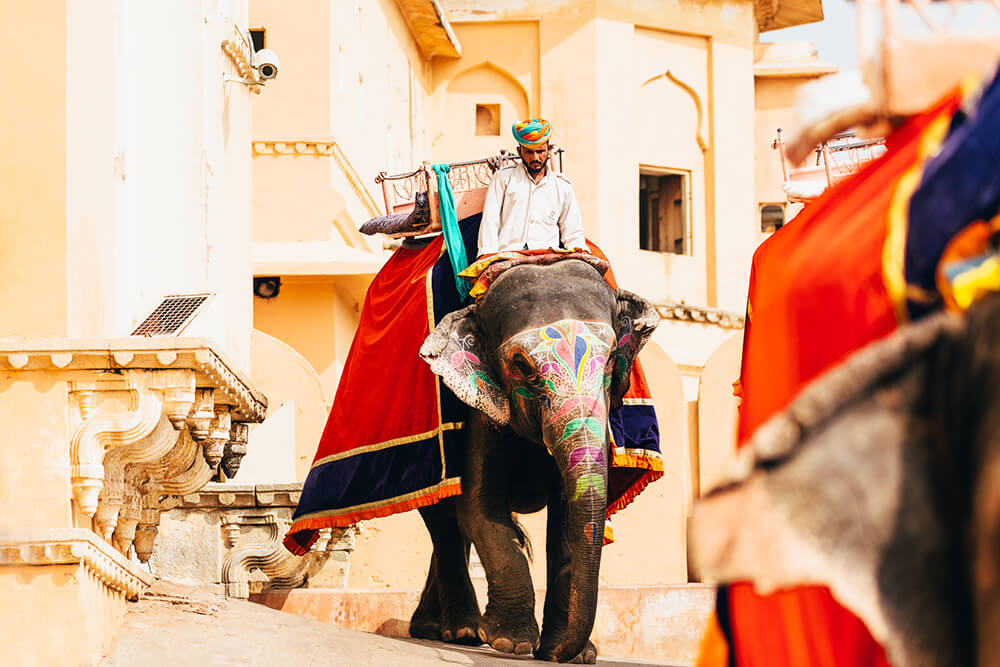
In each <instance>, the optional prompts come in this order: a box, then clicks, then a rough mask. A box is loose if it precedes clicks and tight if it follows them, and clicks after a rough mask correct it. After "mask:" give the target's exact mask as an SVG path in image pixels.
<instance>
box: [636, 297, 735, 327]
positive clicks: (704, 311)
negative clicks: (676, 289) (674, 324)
mask: <svg viewBox="0 0 1000 667" xmlns="http://www.w3.org/2000/svg"><path fill="white" fill-rule="evenodd" d="M653 305H654V306H655V307H656V310H657V312H658V313H660V317H661V318H662V319H664V320H681V321H687V322H695V323H698V324H711V325H714V326H717V327H720V328H722V329H742V328H743V327H744V325H745V323H746V322H745V318H744V317H743V316H742V315H737V314H736V313H729V312H726V311H724V310H716V309H714V308H700V307H698V306H689V305H687V304H686V303H656V304H653Z"/></svg>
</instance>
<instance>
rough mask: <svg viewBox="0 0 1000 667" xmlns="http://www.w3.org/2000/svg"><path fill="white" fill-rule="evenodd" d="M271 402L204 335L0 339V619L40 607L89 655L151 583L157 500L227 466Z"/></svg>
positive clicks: (19, 623) (161, 503)
mask: <svg viewBox="0 0 1000 667" xmlns="http://www.w3.org/2000/svg"><path fill="white" fill-rule="evenodd" d="M266 407H267V404H266V402H265V399H264V397H263V396H262V395H261V394H260V393H259V392H258V391H256V390H255V389H254V388H253V387H251V385H250V383H249V382H248V381H247V379H246V377H245V376H243V375H241V374H240V372H239V371H238V370H237V369H235V368H234V367H233V366H232V364H230V363H229V362H228V361H227V360H226V359H225V358H224V357H223V356H222V355H221V354H220V353H219V352H218V351H217V350H216V349H215V348H214V347H213V344H212V343H211V342H209V341H207V340H203V339H197V338H176V337H172V336H170V337H151V338H142V337H130V338H122V339H101V340H96V339H91V340H84V339H24V338H0V456H2V461H3V465H0V599H2V600H8V601H11V602H12V603H11V604H9V605H6V606H5V605H0V627H4V628H5V629H6V630H7V631H8V634H9V635H10V636H25V637H28V636H35V635H33V634H32V633H33V632H34V631H35V627H34V626H35V625H37V624H38V623H39V622H41V621H40V619H45V623H47V624H51V627H56V628H63V629H64V631H63V630H61V631H60V633H59V642H60V646H61V647H63V648H64V649H65V650H66V651H67V652H68V653H67V655H72V656H78V658H74V660H76V663H74V664H82V663H81V662H80V661H81V660H82V661H83V662H86V663H87V664H91V662H92V660H91V658H94V657H95V656H100V655H101V654H102V653H103V652H104V651H106V650H107V648H108V647H109V646H110V642H111V641H112V640H113V637H114V633H115V631H116V629H117V627H118V626H119V624H120V622H121V619H122V618H123V616H124V613H125V603H126V600H134V599H136V598H137V597H139V595H140V594H141V593H142V592H143V591H144V590H145V589H146V588H147V587H148V586H149V584H150V583H151V581H152V575H151V574H150V573H149V572H148V569H147V568H146V567H145V566H143V565H141V563H140V561H141V562H146V561H148V560H149V559H150V557H151V556H152V554H153V553H154V550H155V542H156V537H157V532H158V530H159V524H160V517H161V513H162V512H163V509H164V507H169V506H170V505H171V504H172V503H174V501H173V500H172V499H173V498H179V497H183V496H184V495H186V494H190V493H193V492H196V491H198V490H199V489H201V488H202V487H203V486H204V485H205V484H206V483H208V482H209V481H210V480H212V479H213V478H214V479H225V478H226V477H231V476H232V475H233V474H235V472H236V469H237V468H238V467H239V461H240V459H241V458H242V456H243V454H245V453H246V442H247V430H248V426H247V425H248V424H250V423H256V422H260V421H263V419H264V416H265V411H266ZM41 582H51V583H49V584H45V583H41ZM95 619H97V620H95ZM22 646H24V647H27V644H23V645H22ZM28 648H30V647H28ZM14 655H15V656H17V655H18V653H17V652H16V651H15V653H14ZM79 656H91V658H88V659H86V660H84V659H83V658H79ZM11 659H12V660H14V662H15V663H19V664H22V663H23V661H21V660H19V659H18V658H16V657H15V658H11ZM29 662H31V661H30V660H29ZM67 664H68V663H67Z"/></svg>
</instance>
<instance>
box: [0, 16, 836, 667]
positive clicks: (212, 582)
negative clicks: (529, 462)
mask: <svg viewBox="0 0 1000 667" xmlns="http://www.w3.org/2000/svg"><path fill="white" fill-rule="evenodd" d="M821 16H822V11H821V6H820V0H755V1H753V2H751V0H714V1H712V2H702V1H699V0H679V1H677V2H670V3H665V2H659V1H654V0H497V1H494V2H485V1H482V0H359V1H349V0H302V1H300V2H296V3H291V4H290V3H283V2H279V1H278V0H249V1H248V2H247V1H243V0H205V1H202V2H193V1H184V2H178V3H153V4H147V3H132V2H125V1H123V0H100V1H98V2H93V3H86V4H84V3H54V2H49V1H41V2H37V3H18V2H13V0H0V35H2V36H3V43H4V44H5V46H6V47H7V48H8V49H9V51H10V52H11V53H15V54H18V60H17V65H18V66H17V67H13V68H10V69H9V71H8V74H9V76H8V77H7V85H6V86H5V96H6V99H8V100H17V103H16V104H3V105H0V127H3V128H5V129H4V130H3V132H0V149H2V150H0V187H2V188H3V191H4V196H3V197H0V258H2V264H3V266H4V267H7V268H8V280H6V281H4V282H3V283H0V297H2V298H0V454H2V456H3V461H4V463H3V466H2V467H0V504H2V509H3V510H4V511H3V517H4V518H3V520H2V522H0V600H3V601H4V602H3V603H0V625H3V626H4V627H6V628H8V629H9V630H10V636H13V637H16V638H19V639H17V640H16V641H14V642H13V643H12V644H10V645H8V647H7V649H6V651H7V655H11V656H12V657H11V658H10V659H11V660H12V661H13V662H14V663H16V664H31V663H32V662H33V660H32V658H33V657H37V654H35V653H34V652H35V651H37V646H38V641H39V636H40V633H42V634H43V635H44V637H46V638H48V639H46V642H48V643H47V644H46V646H47V647H48V648H47V650H49V651H50V652H51V657H52V660H50V662H52V663H53V664H60V663H62V664H92V663H94V662H96V660H97V659H98V658H99V657H100V655H102V654H103V653H104V652H106V651H107V650H108V647H109V646H110V644H111V642H112V641H113V639H114V637H115V636H116V633H117V632H118V629H119V627H120V625H121V622H122V618H123V615H124V613H125V609H126V608H127V605H126V601H127V600H128V599H134V598H136V597H137V596H138V595H140V594H141V593H142V591H143V590H144V589H145V588H146V587H147V586H148V585H149V583H150V582H151V581H152V580H153V578H154V577H156V576H164V577H169V578H172V579H176V580H179V581H183V582H186V583H195V584H202V585H207V586H210V587H215V589H216V590H219V591H221V592H225V593H228V594H232V595H237V596H241V597H245V596H247V595H249V594H252V593H254V592H257V591H264V593H262V594H261V599H262V600H264V601H266V602H268V603H269V604H273V605H275V606H279V603H278V602H275V600H276V599H279V598H280V600H281V603H280V604H283V605H284V606H285V608H286V609H289V610H292V611H299V612H301V613H306V611H305V609H306V608H307V607H309V608H310V609H311V610H312V611H311V612H310V613H312V614H313V615H315V616H318V617H321V618H323V619H324V620H339V621H340V622H344V623H346V624H348V625H352V626H353V627H358V628H361V629H368V630H376V629H379V627H381V628H382V630H383V631H399V630H400V629H402V630H405V625H403V626H399V625H398V624H397V625H393V624H392V622H391V621H392V620H393V619H402V620H404V621H405V619H406V618H408V616H409V613H410V611H411V610H412V606H413V605H414V604H415V601H416V600H415V593H416V592H418V590H419V588H420V586H421V585H422V583H423V580H424V576H425V570H424V568H425V567H426V565H427V563H428V561H429V552H430V541H429V539H428V538H427V536H426V534H425V532H424V530H423V528H422V525H421V523H420V520H419V517H418V516H417V515H416V513H408V514H403V515H398V516H395V517H390V518H387V519H380V520H377V521H372V522H367V523H366V525H362V526H360V527H359V530H358V532H357V534H354V533H352V532H351V531H347V532H345V533H343V534H338V535H333V534H330V535H325V537H324V539H323V540H321V542H320V544H319V545H317V547H316V549H314V553H312V554H310V555H309V556H308V557H306V559H303V560H290V559H289V557H288V555H287V554H286V553H285V552H282V551H280V547H278V545H277V537H278V536H280V534H281V532H282V531H283V526H284V525H286V523H287V520H288V515H289V514H290V511H291V508H292V507H293V506H294V504H295V500H296V497H297V496H296V493H297V491H296V483H297V482H301V480H303V479H304V477H305V475H306V472H307V471H308V468H309V465H310V463H311V459H312V456H313V453H314V451H315V446H316V443H317V440H318V437H319V434H320V432H321V430H322V427H323V424H324V423H325V419H326V414H327V411H328V409H329V406H330V403H331V401H332V399H333V395H334V392H335V391H336V387H337V382H338V380H339V374H340V371H341V369H342V365H343V361H344V359H345V358H346V356H347V352H348V349H349V347H350V344H351V340H352V337H353V335H354V331H355V328H356V326H357V320H358V312H359V310H360V304H361V302H362V301H363V298H364V294H365V291H366V289H367V286H368V284H369V283H370V281H371V279H372V277H373V276H374V275H375V273H376V272H377V271H378V269H379V268H380V266H381V265H382V264H383V263H384V262H385V260H386V259H387V257H388V256H389V254H390V252H391V250H387V249H386V248H385V247H384V240H383V239H379V238H367V237H364V236H362V235H361V234H359V233H358V231H357V226H358V225H359V224H360V223H361V222H363V221H364V220H365V219H367V218H369V217H372V216H374V215H377V214H380V213H381V212H383V208H384V205H383V202H382V197H381V193H380V190H379V188H378V186H377V185H376V183H375V177H376V175H378V174H379V173H380V172H383V171H384V172H388V173H398V172H404V171H409V170H410V169H412V168H414V167H416V166H417V165H418V164H419V163H420V162H422V161H425V160H427V161H431V162H442V161H456V160H465V159H471V158H480V157H484V156H486V155H489V154H495V153H497V152H498V151H500V150H501V149H504V148H506V149H508V150H509V149H512V148H513V142H512V140H511V138H510V135H509V134H508V132H509V127H510V125H511V124H512V123H513V122H515V121H516V120H520V119H522V118H524V117H527V116H534V115H538V116H542V117H545V118H547V119H549V120H550V121H552V123H553V125H554V128H555V131H554V136H553V141H554V142H555V143H556V144H558V146H559V147H560V148H562V149H564V151H565V152H564V154H563V164H562V169H563V171H564V172H565V173H566V174H567V175H568V176H569V177H570V178H571V180H572V181H573V183H574V187H575V190H576V194H577V197H578V199H579V201H580V204H581V208H582V212H583V218H584V224H585V227H586V230H587V233H588V236H589V237H590V238H592V239H593V240H594V241H596V242H597V243H598V244H599V245H600V246H601V247H602V248H603V249H604V250H605V252H606V253H607V254H608V255H609V257H610V258H611V260H612V262H613V265H614V268H615V272H616V274H617V276H618V279H619V282H620V283H621V284H622V286H623V287H626V288H628V289H631V290H633V291H635V292H638V293H640V294H642V295H643V296H645V297H647V298H649V299H650V300H652V301H654V302H656V303H657V304H658V305H659V306H660V310H661V314H662V315H663V317H664V319H663V323H662V325H661V326H660V328H659V329H658V331H657V333H656V335H655V337H654V340H653V342H651V343H650V345H649V346H648V347H647V348H646V350H645V351H644V352H643V354H642V360H643V363H644V364H645V367H646V369H647V374H648V376H649V380H650V384H651V387H652V390H653V394H654V399H655V402H656V406H657V411H658V414H659V417H660V425H661V436H662V443H661V447H662V450H663V453H664V464H665V476H664V478H663V479H662V480H660V481H658V482H657V483H656V484H655V485H653V486H651V487H650V488H649V489H648V490H646V491H645V492H644V493H643V494H642V495H641V496H640V497H639V498H638V499H637V501H636V502H635V503H634V504H633V505H632V506H631V507H630V508H628V510H627V511H625V512H623V513H622V514H621V515H620V518H616V520H615V535H616V543H615V544H614V545H612V546H610V547H608V548H607V549H606V550H605V552H604V557H603V566H602V570H601V573H602V574H601V576H602V586H604V592H603V593H602V600H603V601H604V602H602V605H603V606H602V607H601V609H600V611H599V617H598V622H597V626H596V628H595V638H596V640H597V643H598V644H599V646H600V647H601V650H602V651H603V652H605V653H608V654H618V655H623V654H629V655H632V656H634V657H637V658H643V657H651V656H654V655H655V656H658V657H660V658H663V657H665V656H666V657H670V658H671V659H673V660H676V661H690V660H691V659H692V656H693V651H694V650H695V646H696V642H697V638H698V636H699V634H700V632H701V628H702V623H703V622H704V618H705V614H706V611H707V609H708V608H709V606H710V604H711V590H710V589H709V588H707V587H704V586H700V585H698V584H692V583H690V581H689V580H690V576H689V573H688V569H687V563H686V558H685V516H686V513H687V509H688V507H689V505H690V502H691V500H692V498H694V497H695V496H696V495H697V494H698V493H699V492H700V490H701V489H703V488H705V487H706V486H708V485H710V484H711V482H712V480H713V479H714V478H715V477H716V476H717V475H718V474H719V470H720V469H721V468H722V467H723V466H724V465H725V464H726V461H727V459H728V456H729V454H730V452H731V450H732V445H733V442H732V438H733V432H734V425H735V414H736V413H735V410H736V408H735V402H734V399H733V397H732V387H731V383H732V382H733V380H735V378H736V375H737V373H738V365H739V351H740V343H741V336H740V330H741V327H742V313H743V310H744V300H745V293H746V281H747V274H748V269H749V260H750V257H751V255H752V253H753V250H754V249H755V247H756V246H757V244H758V243H759V242H760V241H761V240H762V239H763V238H764V232H763V231H762V230H763V229H765V227H763V226H762V224H763V222H762V208H763V207H764V206H782V205H783V204H784V198H783V196H782V194H781V189H780V170H779V171H776V169H778V161H777V156H776V155H775V153H774V151H773V149H771V147H770V144H771V142H772V141H773V138H774V130H775V128H776V127H780V126H782V124H784V123H785V122H786V119H788V118H790V114H791V107H792V101H791V98H792V93H793V91H794V89H795V87H796V86H797V85H799V84H800V83H801V82H803V81H806V80H809V79H810V78H813V77H815V76H818V75H821V74H823V73H826V72H828V71H829V70H830V68H828V67H826V66H823V65H822V64H819V63H817V62H816V61H815V55H814V54H813V53H811V52H810V51H809V50H808V49H805V50H802V49H801V48H799V49H796V48H792V47H788V48H786V49H784V50H782V49H780V48H776V47H766V48H765V47H763V46H761V45H759V44H758V43H757V36H758V34H759V32H760V31H762V30H769V29H774V28H779V27H785V26H789V25H796V24H798V23H803V22H808V21H814V20H819V19H820V18H821ZM264 48H266V49H270V50H273V51H274V52H275V53H276V54H278V57H279V58H280V66H279V68H278V76H277V78H274V79H273V80H268V81H263V80H261V79H260V75H259V72H258V71H257V70H256V69H255V68H254V66H253V65H254V64H255V63H254V51H255V50H257V51H259V50H261V49H264ZM776 174H777V175H776ZM766 213H767V215H768V216H770V217H768V220H772V221H773V220H774V215H775V213H774V211H773V209H769V210H768V211H767V212H766ZM788 215H789V211H782V212H781V216H782V219H785V218H787V216H788ZM168 297H174V298H173V299H169V298H168ZM170 304H173V307H174V308H175V309H181V310H175V312H174V313H173V314H175V315H178V317H175V318H173V319H171V318H169V317H165V316H164V315H165V312H164V310H163V309H160V310H157V307H158V306H164V307H167V306H169V305H170ZM184 309H186V310H184ZM150 315H152V317H147V316H150ZM143 324H146V325H148V326H151V327H152V329H151V332H152V333H153V334H155V335H153V336H152V337H147V336H145V335H136V333H137V327H140V325H143ZM265 396H266V397H267V398H266V399H265ZM258 423H259V425H257V426H255V427H254V428H253V429H248V427H249V425H250V424H258ZM248 430H249V431H250V432H249V436H248V435H247V432H248ZM244 451H245V452H246V456H245V458H243V459H242V464H240V459H241V456H242V454H243V452H244ZM237 469H239V474H238V475H237V476H236V477H235V479H231V478H232V477H233V475H234V474H235V473H236V471H237ZM212 481H215V482H216V484H214V485H212V486H206V484H208V483H210V482H212ZM526 522H527V524H528V528H529V531H530V532H532V533H533V534H534V535H535V539H536V543H537V542H539V541H540V537H541V535H543V534H544V517H543V516H540V515H535V516H530V517H526ZM401 554H403V556H402V557H401ZM190 562H193V563H194V566H193V567H188V565H189V564H190ZM331 563H332V565H331ZM543 563H544V559H543V558H538V559H537V560H536V562H535V563H534V565H533V568H534V571H533V576H534V580H535V581H536V582H542V581H544V574H543V568H544V565H543ZM474 567H475V564H474ZM476 572H477V571H474V574H475V573H476ZM479 583H480V585H481V583H482V582H481V580H480V581H479ZM303 584H308V585H309V586H310V588H306V589H301V590H294V591H291V593H289V592H288V591H287V590H286V591H284V592H282V593H281V595H280V596H276V597H271V598H269V597H268V594H267V592H266V591H267V589H269V588H285V589H287V588H290V587H295V586H301V585H303ZM352 605H353V606H352ZM349 606H351V608H352V609H353V610H354V611H353V612H352V614H353V615H347V614H345V612H344V610H345V609H346V608H347V607H349ZM375 609H379V610H380V611H373V610H375ZM348 616H349V617H350V619H353V620H349V621H345V620H344V619H345V618H347V617H348ZM650 623H652V624H653V625H656V626H657V627H658V628H659V629H658V630H657V632H652V633H651V632H649V631H642V628H644V627H645V626H646V625H648V624H650ZM644 624H645V625H644ZM39 628H41V629H42V630H39ZM626 629H627V630H628V631H626ZM616 642H617V643H616ZM64 658H65V659H64Z"/></svg>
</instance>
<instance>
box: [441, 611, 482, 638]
mask: <svg viewBox="0 0 1000 667" xmlns="http://www.w3.org/2000/svg"><path fill="white" fill-rule="evenodd" d="M445 616H446V617H445V619H444V621H443V622H442V623H441V639H442V641H446V642H450V643H452V644H463V645H465V646H479V645H480V644H482V642H481V641H480V640H479V611H478V610H476V611H474V612H473V611H469V612H466V613H463V614H460V615H458V616H456V617H454V618H447V616H448V614H446V615H445Z"/></svg>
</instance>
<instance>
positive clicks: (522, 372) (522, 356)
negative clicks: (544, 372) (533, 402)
mask: <svg viewBox="0 0 1000 667" xmlns="http://www.w3.org/2000/svg"><path fill="white" fill-rule="evenodd" d="M508 359H509V361H508V363H509V364H510V368H511V370H512V371H513V372H514V374H515V375H517V376H518V377H520V378H522V379H525V380H533V379H535V378H536V377H538V369H537V368H535V362H533V361H532V360H531V357H529V356H528V355H527V353H525V351H524V350H522V349H520V348H514V350H513V351H512V352H511V354H510V357H509V358H508Z"/></svg>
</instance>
